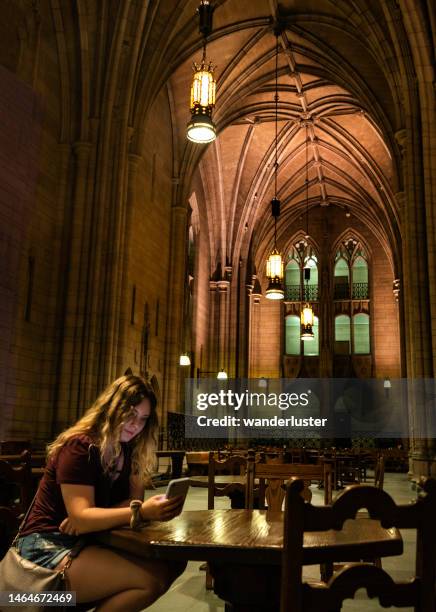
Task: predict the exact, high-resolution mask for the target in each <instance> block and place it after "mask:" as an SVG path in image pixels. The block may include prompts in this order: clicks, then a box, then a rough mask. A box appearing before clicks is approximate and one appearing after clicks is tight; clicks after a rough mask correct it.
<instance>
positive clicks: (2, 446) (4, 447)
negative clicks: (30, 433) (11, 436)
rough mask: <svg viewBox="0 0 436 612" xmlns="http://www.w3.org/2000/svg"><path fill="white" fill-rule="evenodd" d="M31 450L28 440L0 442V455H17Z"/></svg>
mask: <svg viewBox="0 0 436 612" xmlns="http://www.w3.org/2000/svg"><path fill="white" fill-rule="evenodd" d="M31 448H32V445H31V442H30V440H2V441H1V442H0V454H2V455H19V454H20V453H22V452H23V451H26V450H27V451H30V450H31Z"/></svg>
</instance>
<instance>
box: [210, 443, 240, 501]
mask: <svg viewBox="0 0 436 612" xmlns="http://www.w3.org/2000/svg"><path fill="white" fill-rule="evenodd" d="M246 472H247V459H246V458H245V457H242V456H239V455H232V456H230V457H228V458H226V459H222V460H219V459H215V453H213V452H212V451H211V452H210V453H209V468H208V482H207V509H208V510H213V509H214V508H215V497H224V496H226V495H227V496H231V494H232V493H235V492H238V493H240V494H242V496H244V495H245V488H246V487H245V474H246ZM217 474H224V475H233V476H242V477H243V480H244V483H241V482H230V483H228V484H227V483H225V484H219V483H218V484H217V483H216V482H215V476H216V475H217Z"/></svg>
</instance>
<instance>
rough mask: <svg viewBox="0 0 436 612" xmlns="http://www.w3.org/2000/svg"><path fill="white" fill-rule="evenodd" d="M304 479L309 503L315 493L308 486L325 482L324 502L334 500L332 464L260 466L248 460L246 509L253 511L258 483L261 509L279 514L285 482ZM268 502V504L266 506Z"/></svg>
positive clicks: (306, 497) (271, 464)
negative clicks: (292, 479)
mask: <svg viewBox="0 0 436 612" xmlns="http://www.w3.org/2000/svg"><path fill="white" fill-rule="evenodd" d="M292 477H297V478H301V479H302V480H303V482H304V489H303V491H302V495H303V497H304V499H306V500H307V501H310V500H311V499H312V492H311V491H310V489H309V487H310V485H311V483H312V481H317V482H320V481H323V484H324V503H325V504H329V503H331V501H332V472H331V465H330V464H329V463H325V464H323V465H311V464H306V463H303V464H298V463H283V464H275V463H261V462H255V461H253V460H249V461H248V463H247V492H246V498H247V508H248V509H252V508H253V500H254V483H255V480H256V479H258V480H259V509H260V510H262V509H265V507H266V505H268V510H273V511H280V510H281V509H282V504H283V500H284V497H285V490H284V482H285V481H286V480H288V479H289V478H292ZM265 502H266V503H265Z"/></svg>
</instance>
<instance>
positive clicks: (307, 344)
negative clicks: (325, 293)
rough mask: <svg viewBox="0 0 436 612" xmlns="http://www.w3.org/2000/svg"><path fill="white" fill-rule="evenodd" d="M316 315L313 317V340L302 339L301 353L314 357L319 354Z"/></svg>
mask: <svg viewBox="0 0 436 612" xmlns="http://www.w3.org/2000/svg"><path fill="white" fill-rule="evenodd" d="M318 323H319V322H318V317H313V340H304V341H303V355H305V356H306V357H315V356H317V355H319V325H318Z"/></svg>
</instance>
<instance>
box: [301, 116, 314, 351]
mask: <svg viewBox="0 0 436 612" xmlns="http://www.w3.org/2000/svg"><path fill="white" fill-rule="evenodd" d="M308 147H309V142H308V126H307V123H306V236H305V240H308V239H309V159H308ZM304 280H305V282H306V291H305V294H306V295H305V296H304V297H305V298H306V303H305V304H304V306H303V308H302V309H301V339H302V340H313V339H314V337H315V336H314V333H313V325H314V321H315V317H314V314H313V310H312V306H311V305H310V303H309V291H308V289H309V280H310V268H305V269H304Z"/></svg>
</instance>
